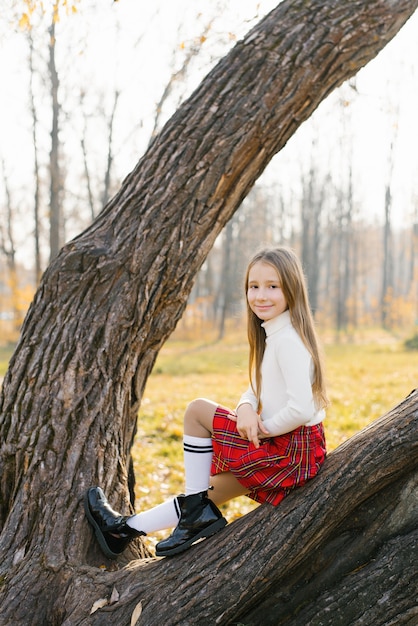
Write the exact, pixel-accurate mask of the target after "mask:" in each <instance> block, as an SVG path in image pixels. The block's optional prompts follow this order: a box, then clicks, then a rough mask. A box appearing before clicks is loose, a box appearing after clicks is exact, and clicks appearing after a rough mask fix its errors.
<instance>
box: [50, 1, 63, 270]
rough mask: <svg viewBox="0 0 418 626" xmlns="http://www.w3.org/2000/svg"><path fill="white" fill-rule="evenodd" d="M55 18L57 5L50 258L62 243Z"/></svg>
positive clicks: (52, 65)
mask: <svg viewBox="0 0 418 626" xmlns="http://www.w3.org/2000/svg"><path fill="white" fill-rule="evenodd" d="M56 20H57V7H55V8H54V10H53V12H52V17H51V25H50V27H49V46H48V47H49V63H48V69H49V78H50V81H51V82H50V86H51V101H52V109H51V110H52V123H51V149H50V153H49V175H50V196H49V221H50V233H49V248H50V259H53V258H54V257H56V255H57V254H58V252H59V250H60V248H61V246H62V243H63V236H62V224H63V217H62V201H61V196H62V179H61V165H60V138H59V132H60V110H61V107H60V103H59V100H58V92H59V77H58V70H57V67H56V61H55V50H56V45H55V44H56V38H55V22H56Z"/></svg>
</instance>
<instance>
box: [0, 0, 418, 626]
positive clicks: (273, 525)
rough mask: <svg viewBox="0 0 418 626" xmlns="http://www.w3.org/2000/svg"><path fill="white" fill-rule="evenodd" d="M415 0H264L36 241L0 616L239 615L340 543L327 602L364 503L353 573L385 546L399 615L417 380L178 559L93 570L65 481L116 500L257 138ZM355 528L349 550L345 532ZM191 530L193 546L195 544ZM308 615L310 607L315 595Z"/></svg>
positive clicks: (43, 619) (345, 72)
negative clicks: (59, 222)
mask: <svg viewBox="0 0 418 626" xmlns="http://www.w3.org/2000/svg"><path fill="white" fill-rule="evenodd" d="M417 4H418V0H414V1H411V0H398V2H397V3H396V4H395V3H393V1H392V0H373V1H368V2H363V3H359V2H358V0H348V1H347V2H344V3H334V2H330V0H311V1H306V0H291V1H290V0H288V1H286V0H285V1H283V2H282V3H280V4H279V6H278V7H277V8H276V9H274V10H273V11H272V12H271V13H270V14H269V15H268V16H266V18H264V19H263V20H262V21H261V22H260V24H259V25H257V26H256V27H255V28H254V29H253V30H252V31H251V32H250V33H249V34H248V35H247V36H246V37H245V38H244V39H243V40H242V41H240V42H239V43H238V44H237V45H236V46H235V48H234V49H233V50H232V51H231V52H230V53H229V54H228V55H227V56H226V57H225V58H224V59H223V60H222V61H221V62H220V63H219V64H218V65H217V66H216V67H215V68H214V69H213V70H212V72H211V73H210V74H209V75H208V77H207V78H206V79H205V80H204V81H203V82H202V84H201V86H200V87H199V88H198V89H197V90H196V91H195V92H194V94H192V96H191V97H190V98H189V99H188V100H187V101H186V102H185V103H184V104H183V105H182V106H181V107H180V109H179V110H178V111H177V112H176V114H175V115H174V116H173V118H172V119H171V120H170V121H169V122H168V123H167V124H166V126H165V127H164V128H163V129H162V131H161V133H160V134H159V135H158V136H157V137H156V138H155V139H154V141H153V142H152V143H151V145H150V147H149V149H148V151H147V153H146V154H145V155H144V157H143V158H142V159H141V160H140V161H139V163H138V165H137V166H136V168H135V169H134V171H133V172H132V173H131V174H130V175H129V176H128V177H127V178H126V180H125V182H124V184H123V185H122V187H121V189H120V191H119V192H118V193H117V195H116V196H115V197H114V198H113V199H112V200H111V201H110V202H109V203H108V205H107V206H106V208H105V209H104V210H103V211H102V213H101V214H100V215H99V216H98V218H97V219H96V221H95V222H94V223H93V224H92V226H91V227H90V228H88V229H87V230H86V231H85V232H84V233H82V234H81V235H80V236H79V237H77V238H76V239H74V240H73V241H72V242H70V243H69V244H67V245H66V246H65V247H64V248H63V249H62V250H61V252H60V254H59V255H58V256H57V257H56V258H55V259H54V260H53V261H52V263H51V264H50V266H49V268H48V269H47V271H46V272H45V274H44V277H43V279H42V282H41V285H40V287H39V289H38V292H37V294H36V296H35V299H34V302H33V304H32V306H31V308H30V311H29V312H28V315H27V317H26V320H25V323H24V326H23V329H22V336H21V340H20V342H19V344H18V346H17V349H16V351H15V354H14V355H13V358H12V360H11V363H10V367H9V370H8V372H7V374H6V377H5V381H4V385H3V388H2V394H1V398H0V415H1V422H0V425H1V427H0V441H1V444H0V446H1V447H0V463H1V476H0V494H1V495H0V520H1V524H2V532H1V535H0V576H1V581H2V584H1V587H0V598H1V605H2V613H1V616H0V623H3V624H7V623H13V624H27V620H28V616H29V619H30V621H31V624H33V625H35V624H42V625H43V626H45V625H46V624H61V625H62V626H63V625H65V626H69V625H70V624H71V626H76V625H78V624H102V625H105V624H114V623H120V624H124V623H129V622H130V620H131V616H132V614H133V611H134V610H135V609H137V610H138V612H139V607H140V606H141V604H140V603H141V602H142V616H141V620H142V621H143V623H146V624H149V625H152V624H157V623H158V624H160V623H165V624H179V623H180V624H187V623H188V624H193V623H205V622H206V623H218V624H230V623H233V622H236V621H237V619H238V618H240V619H242V620H243V621H246V617H247V616H248V620H249V621H250V620H251V623H254V619H257V617H254V615H255V613H256V614H257V615H260V613H259V611H260V609H261V610H262V611H264V609H266V608H269V607H271V606H272V604H273V606H275V607H276V608H275V611H276V615H277V614H278V613H280V605H281V603H282V602H283V600H284V601H285V600H286V598H283V596H281V598H280V597H279V596H278V590H279V591H280V590H281V589H282V587H281V581H282V580H283V578H282V575H286V576H287V575H288V578H287V579H288V580H289V581H290V580H291V581H292V583H293V585H292V588H291V591H290V593H289V596H290V597H292V596H293V592H294V593H296V590H297V589H299V588H300V586H301V585H302V584H303V580H304V579H303V578H302V576H303V577H305V576H306V574H307V568H308V572H309V573H312V574H314V573H315V572H321V580H322V581H323V586H322V587H321V592H323V593H325V594H326V593H327V592H329V591H330V589H331V587H332V588H334V589H335V583H336V581H335V578H334V576H333V571H336V562H335V560H334V558H333V557H334V555H335V552H336V550H338V552H339V553H340V554H341V555H344V556H343V557H342V562H341V568H340V569H338V572H339V578H338V580H339V581H340V583H341V584H340V585H339V586H338V588H337V590H336V593H335V595H334V596H333V597H335V599H336V600H335V602H336V606H337V609H336V611H335V612H334V613H333V614H332V615H331V619H333V617H334V616H335V615H336V614H340V615H344V610H345V609H344V607H345V606H346V602H345V600H346V598H347V597H348V591H350V589H349V590H348V591H347V587H346V586H344V572H348V571H352V570H353V569H355V568H356V566H357V562H356V559H353V558H352V556H351V554H352V553H351V551H350V549H349V546H348V542H346V543H345V540H346V538H347V532H346V529H347V531H348V530H350V531H352V533H353V540H355V539H356V537H358V536H360V538H361V537H364V536H367V537H373V536H374V535H373V533H372V531H373V530H374V529H375V525H374V520H375V519H378V520H379V521H380V522H381V524H379V525H378V526H377V528H378V529H379V531H380V532H379V534H378V545H374V548H375V549H374V550H373V549H372V554H373V555H374V556H375V557H376V560H375V562H374V563H373V564H371V565H370V566H369V568H368V570H367V572H368V574H369V576H370V578H368V579H366V581H368V585H369V588H370V587H371V581H374V583H375V587H377V583H376V581H380V582H381V583H382V589H383V587H384V580H386V570H385V563H386V560H385V559H388V558H389V559H390V558H391V557H393V555H397V558H398V565H397V566H396V567H395V565H393V567H394V568H395V573H396V575H397V576H398V578H400V584H399V586H397V587H396V590H395V591H392V598H391V600H392V601H393V602H395V603H396V604H397V606H399V607H400V609H399V610H400V612H401V613H400V614H401V616H403V617H405V620H406V617H408V616H409V617H410V616H411V615H413V611H414V610H415V609H414V606H415V598H414V597H411V595H408V596H407V597H406V596H405V594H403V595H402V596H401V591H400V590H401V589H402V584H401V583H402V582H405V579H403V577H404V576H405V577H406V579H407V580H409V577H410V575H411V571H412V573H413V561H412V566H408V567H406V564H407V559H409V560H410V559H411V555H412V557H413V549H414V546H415V550H416V545H417V544H416V541H415V543H414V531H410V530H409V529H410V527H409V526H405V523H404V520H405V519H406V518H407V519H408V520H410V519H411V515H412V513H411V506H412V504H411V502H412V500H411V499H409V498H408V493H411V488H412V484H413V483H412V481H413V479H414V478H415V479H416V464H417V457H416V450H415V447H416V432H417V431H416V415H417V412H416V394H415V395H413V396H411V398H410V399H409V400H408V401H407V402H406V403H405V404H404V405H403V406H402V407H401V408H399V409H397V413H399V415H400V416H401V419H398V417H397V415H395V416H390V417H389V418H387V419H385V420H384V421H383V423H382V424H381V425H380V430H379V429H377V428H375V429H374V430H373V431H372V434H371V436H370V437H369V435H368V432H367V431H366V433H364V434H363V435H361V437H360V438H358V440H357V442H353V443H352V444H351V445H350V444H349V446H348V447H345V448H343V449H342V450H341V451H340V452H338V454H335V455H332V456H331V458H330V459H329V463H328V468H325V469H324V473H323V475H322V477H319V478H318V479H317V481H315V482H313V483H312V485H311V486H310V487H308V488H307V489H306V490H304V491H301V492H299V493H297V492H295V493H294V495H293V496H290V497H289V499H288V501H287V502H286V501H285V503H284V505H283V508H282V509H280V508H278V509H275V508H273V507H267V506H265V507H260V508H259V509H257V510H256V511H255V512H254V514H251V515H249V516H248V517H246V518H243V519H241V520H239V521H238V522H237V523H236V524H234V525H231V528H230V529H228V530H226V531H225V533H223V534H221V535H220V537H219V538H218V539H216V540H215V541H207V542H205V543H204V544H201V545H199V546H198V547H196V548H195V549H194V550H191V551H190V553H186V554H185V555H183V556H182V557H180V558H179V559H175V560H171V561H170V560H162V561H161V560H158V561H151V562H149V561H142V560H139V561H136V562H134V563H131V564H130V566H129V567H127V568H123V569H121V570H118V571H103V570H102V569H100V567H98V566H99V565H100V564H102V563H103V557H102V556H100V555H99V553H98V550H97V547H96V545H95V543H94V541H93V539H92V535H91V532H90V530H89V529H88V526H87V523H86V521H85V519H84V516H83V512H82V506H81V499H82V495H83V493H84V492H85V489H86V488H87V487H88V486H89V485H90V484H91V482H98V483H100V484H101V485H102V486H103V487H104V489H105V490H106V492H107V493H109V495H110V497H111V500H112V502H113V504H114V506H116V507H119V508H122V509H124V510H125V511H128V510H129V505H128V493H129V489H128V483H129V473H130V471H129V467H130V450H131V446H132V441H133V437H134V433H135V427H136V420H137V412H138V407H139V404H140V401H141V396H142V393H143V389H144V385H145V382H146V379H147V376H148V374H149V372H150V370H151V368H152V365H153V363H154V362H155V358H156V355H157V353H158V350H159V349H160V347H161V345H162V344H163V342H164V341H165V339H166V338H167V337H168V335H169V334H170V333H171V332H172V330H173V329H174V327H175V325H176V323H177V321H178V319H179V318H180V316H181V314H182V312H183V310H184V307H185V304H186V300H187V296H188V294H189V293H190V289H191V287H192V283H193V281H192V278H193V277H194V276H195V274H196V272H197V270H198V269H199V268H200V266H201V265H202V263H203V261H204V259H205V258H206V256H207V254H208V251H209V250H210V248H211V246H212V244H213V242H214V240H215V238H216V237H217V235H218V234H219V232H220V231H221V229H222V228H223V227H224V226H225V224H226V223H227V222H228V220H229V219H230V218H231V216H232V215H233V213H234V212H235V211H236V209H237V207H238V206H239V205H240V203H241V201H242V199H243V198H244V196H245V195H246V194H247V192H248V190H249V189H250V188H251V186H252V185H253V183H254V180H255V179H256V178H257V177H258V176H259V175H260V173H261V172H262V171H263V169H264V168H265V166H266V165H267V163H268V162H269V161H270V159H271V158H272V156H273V155H274V154H275V153H276V152H277V151H278V150H280V149H281V148H282V147H283V145H285V143H286V141H287V140H288V139H289V137H290V136H291V135H292V133H293V132H294V131H295V130H296V128H297V127H298V126H299V125H300V124H301V123H302V122H303V121H304V120H305V119H306V118H307V117H309V115H310V114H311V113H312V111H313V110H314V109H315V108H316V107H317V106H318V104H319V103H320V102H321V100H322V99H323V98H324V97H325V96H326V95H327V94H328V93H329V92H330V91H331V90H332V89H334V88H335V87H336V86H338V85H339V84H341V83H342V82H343V81H344V80H345V79H347V78H348V77H350V76H351V75H353V74H354V73H355V72H356V71H357V70H358V69H359V68H360V67H361V66H363V65H364V64H365V63H367V61H368V60H369V59H371V58H373V57H374V56H375V55H376V54H377V53H378V51H379V50H380V49H381V48H383V47H384V45H385V43H386V42H387V41H389V40H390V39H391V38H392V37H393V36H394V35H395V34H396V32H397V31H398V30H399V28H400V27H401V26H402V24H403V23H404V22H405V21H406V20H407V18H408V17H409V16H410V15H411V13H412V12H413V11H414V10H415V9H416V7H417ZM366 26H367V28H366ZM357 444H358V445H357ZM354 452H356V453H355V454H354ZM382 503H383V505H384V506H382ZM372 505H373V506H372ZM376 511H378V512H379V516H376V515H375V512H376ZM402 511H408V516H405V515H402V514H401V512H402ZM283 514H285V515H286V517H282V516H283ZM357 519H358V520H360V521H361V524H360V522H359V525H358V526H356V520H357ZM387 520H388V521H389V522H390V523H388V524H386V523H384V522H386V521H387ZM260 524H263V533H260ZM347 524H348V525H347ZM357 528H360V533H357V532H356V531H357ZM386 531H387V532H386ZM415 535H416V530H415ZM350 536H351V535H350ZM393 543H395V544H396V546H395V547H396V548H398V549H397V550H394V547H393ZM140 545H141V544H139V545H138V546H137V548H136V549H135V546H133V552H131V556H132V554H135V553H136V554H137V555H138V554H139V553H140ZM353 545H355V547H356V554H359V555H360V554H361V553H362V548H363V543H362V541H361V539H360V540H359V541H358V542H357V543H355V544H353ZM370 545H371V544H370ZM320 547H321V550H320V551H319V552H318V555H319V557H320V560H319V562H318V561H317V560H315V558H314V555H315V554H316V553H317V548H320ZM344 547H345V550H344V549H343V548H344ZM366 547H370V546H369V545H367V546H366ZM379 548H380V552H379ZM201 550H204V558H196V553H197V551H201ZM199 554H200V555H202V552H199ZM400 554H402V558H399V555H400ZM127 556H128V557H129V554H128V555H127ZM403 556H405V561H403V560H402V559H403ZM278 557H279V558H278ZM399 560H400V563H399ZM390 562H391V563H392V564H394V560H393V558H392V560H391V561H390ZM408 562H409V561H408ZM284 563H287V566H284ZM337 564H338V565H340V563H339V562H338V563H337ZM282 566H283V567H282ZM309 568H311V569H309ZM411 568H412V569H411ZM382 572H383V575H382ZM415 576H416V570H415ZM314 578H315V577H314ZM357 580H359V577H357ZM249 581H251V582H252V584H249ZM386 584H387V581H386ZM113 588H115V592H114V593H113V596H112V598H113V601H112V603H111V604H109V606H107V607H105V609H103V610H100V611H97V612H96V613H94V614H93V615H91V616H90V615H89V612H90V609H91V607H92V605H93V603H94V601H95V600H97V599H99V598H108V599H110V596H111V595H112V589H113ZM357 589H358V587H357ZM317 591H318V590H317V589H316V590H314V593H313V594H312V595H311V596H310V597H311V598H312V601H311V607H307V606H306V604H305V605H304V607H303V608H304V610H305V611H306V610H308V609H309V608H311V609H312V608H315V603H316V605H317V607H318V608H320V603H321V601H322V602H323V601H324V599H325V597H324V595H322V596H321V597H318V593H317ZM358 595H359V593H358V591H357V597H358ZM162 596H164V598H165V601H164V602H161V597H162ZM289 596H287V597H289ZM401 597H402V603H400V602H399V604H398V600H400V598H401ZM115 600H116V601H115ZM392 601H391V602H390V605H391V606H392V605H393V602H392ZM302 605H303V601H302V600H301V605H300V606H302ZM299 608H300V607H299V606H298V608H297V609H295V611H296V610H298V609H299ZM295 611H292V616H293V617H292V619H293V624H295V620H296V619H298V618H297V617H295ZM383 613H384V616H385V618H386V615H387V613H388V609H387V607H385V606H383V605H382V604H381V603H379V602H375V603H374V604H373V608H372V609H371V613H369V615H371V617H372V618H374V619H372V620H371V623H375V624H379V623H383V622H382V614H383ZM264 615H265V613H264V612H263V619H264ZM322 615H323V616H324V620H326V619H327V611H326V610H323V611H322ZM328 618H329V614H328ZM379 620H380V621H379ZM405 620H404V621H403V622H398V623H407V622H406V621H405ZM133 621H134V622H135V621H136V620H133ZM288 623H291V622H290V621H289V620H288ZM323 623H326V622H325V621H323ZM330 623H331V622H329V621H328V624H330ZM339 623H340V624H342V623H343V622H342V621H341V620H340V622H339ZM334 624H335V622H334Z"/></svg>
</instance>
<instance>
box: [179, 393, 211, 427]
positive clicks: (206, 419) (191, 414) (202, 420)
mask: <svg viewBox="0 0 418 626" xmlns="http://www.w3.org/2000/svg"><path fill="white" fill-rule="evenodd" d="M216 407H217V404H216V403H215V402H212V401H211V400H206V399H205V398H196V399H195V400H192V401H191V402H190V404H189V405H188V406H187V408H186V412H185V414H184V424H185V426H186V425H189V426H190V425H194V424H200V425H202V426H204V427H205V428H206V429H207V430H210V431H211V430H212V421H213V416H214V414H215V411H216Z"/></svg>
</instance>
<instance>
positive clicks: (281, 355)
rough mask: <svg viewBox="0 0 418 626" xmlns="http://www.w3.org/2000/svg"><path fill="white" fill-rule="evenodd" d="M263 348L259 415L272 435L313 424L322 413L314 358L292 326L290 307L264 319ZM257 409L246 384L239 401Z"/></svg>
mask: <svg viewBox="0 0 418 626" xmlns="http://www.w3.org/2000/svg"><path fill="white" fill-rule="evenodd" d="M262 326H263V328H264V330H265V332H266V349H265V352H264V356H263V362H262V367H261V375H262V378H261V403H262V412H261V419H262V420H263V423H264V426H265V427H266V428H267V430H268V431H269V432H270V433H271V435H272V436H277V435H283V434H284V433H288V432H290V431H292V430H294V429H295V428H298V427H299V426H314V425H315V424H319V423H320V422H322V420H323V419H324V417H325V411H324V410H323V409H321V410H319V411H318V410H317V409H316V408H315V402H314V398H313V394H312V377H313V361H312V357H311V355H310V354H309V352H308V350H307V348H306V346H305V344H304V343H303V341H302V339H301V338H300V337H299V335H298V333H297V332H296V330H295V329H294V327H293V325H292V322H291V319H290V313H289V311H285V312H284V313H282V314H281V315H278V316H277V317H275V318H273V319H271V320H268V321H267V322H263V323H262ZM247 403H248V404H251V406H252V407H253V409H254V410H255V411H256V410H257V398H256V396H255V394H254V392H253V390H252V389H251V386H249V388H248V390H247V391H246V392H245V393H244V394H243V395H242V396H241V399H240V401H239V403H238V406H237V408H238V407H239V406H240V405H241V404H247Z"/></svg>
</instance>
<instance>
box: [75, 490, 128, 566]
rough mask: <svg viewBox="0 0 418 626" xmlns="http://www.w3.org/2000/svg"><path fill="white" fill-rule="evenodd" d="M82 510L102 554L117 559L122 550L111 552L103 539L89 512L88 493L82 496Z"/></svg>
mask: <svg viewBox="0 0 418 626" xmlns="http://www.w3.org/2000/svg"><path fill="white" fill-rule="evenodd" d="M84 512H85V514H86V517H87V519H88V520H89V522H90V524H91V525H92V526H93V530H94V534H95V535H96V539H97V541H98V543H99V546H100V549H101V551H102V552H103V554H104V555H105V556H107V558H108V559H112V560H113V559H117V558H118V556H120V555H121V554H122V552H123V551H122V552H119V553H116V552H112V550H111V549H110V548H109V546H108V545H107V543H106V539H105V537H104V535H103V533H102V531H101V530H100V526H99V525H98V523H97V522H96V520H95V519H94V517H93V515H92V514H91V511H90V506H89V499H88V493H87V494H86V495H85V496H84Z"/></svg>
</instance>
